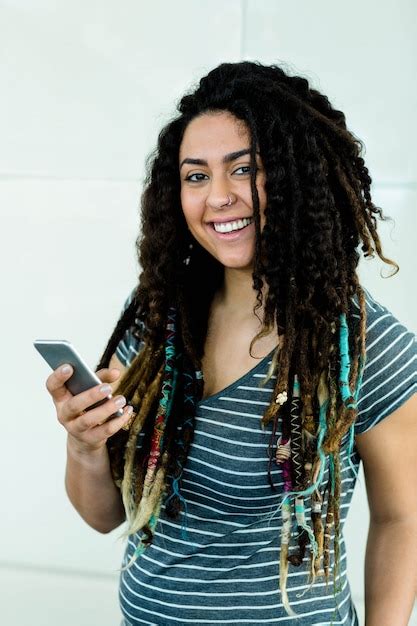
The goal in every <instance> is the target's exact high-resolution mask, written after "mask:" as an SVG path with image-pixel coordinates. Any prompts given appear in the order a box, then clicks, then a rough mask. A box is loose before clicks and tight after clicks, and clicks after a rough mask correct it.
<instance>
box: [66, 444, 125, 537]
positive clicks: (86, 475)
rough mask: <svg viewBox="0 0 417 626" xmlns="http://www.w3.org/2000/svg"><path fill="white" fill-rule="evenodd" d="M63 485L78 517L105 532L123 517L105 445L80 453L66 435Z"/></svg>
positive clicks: (121, 520)
mask: <svg viewBox="0 0 417 626" xmlns="http://www.w3.org/2000/svg"><path fill="white" fill-rule="evenodd" d="M65 487H66V490H67V494H68V497H69V499H70V501H71V503H72V504H73V506H74V507H75V509H76V510H77V511H78V513H79V514H80V515H81V517H82V518H83V519H84V520H85V521H86V522H87V524H89V525H90V526H91V527H92V528H94V529H95V530H97V531H99V532H101V533H107V532H110V531H111V530H113V529H114V528H116V527H117V526H119V525H120V524H121V523H122V522H123V521H124V520H125V512H124V507H123V503H122V499H121V495H120V492H119V490H118V489H117V487H116V485H115V484H114V482H113V479H112V475H111V470H110V462H109V457H108V453H107V449H106V447H104V448H101V449H100V450H97V451H95V452H94V453H90V452H89V453H88V454H86V453H84V452H82V451H81V450H80V449H79V448H78V446H77V445H76V444H75V443H74V441H73V440H72V439H71V435H69V436H68V442H67V468H66V474H65Z"/></svg>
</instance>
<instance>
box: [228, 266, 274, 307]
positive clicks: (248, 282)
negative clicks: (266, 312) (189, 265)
mask: <svg viewBox="0 0 417 626" xmlns="http://www.w3.org/2000/svg"><path fill="white" fill-rule="evenodd" d="M262 291H263V296H264V297H265V295H266V293H267V285H266V284H264V286H263V288H262ZM256 295H257V294H256V291H255V289H254V288H253V285H252V270H251V269H244V270H243V269H233V268H229V267H225V269H224V280H223V285H222V287H221V288H220V289H219V291H218V292H217V294H216V298H217V302H218V304H219V305H220V306H221V307H222V308H224V309H226V310H227V311H228V312H230V313H236V314H237V315H238V316H239V317H253V315H254V314H253V308H254V306H255V304H256ZM261 312H262V309H259V310H258V311H257V313H258V315H259V314H260V313H261Z"/></svg>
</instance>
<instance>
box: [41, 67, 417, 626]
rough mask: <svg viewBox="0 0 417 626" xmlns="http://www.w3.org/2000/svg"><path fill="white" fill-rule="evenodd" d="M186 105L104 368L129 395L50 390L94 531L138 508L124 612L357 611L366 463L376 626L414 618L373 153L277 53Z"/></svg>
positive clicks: (215, 618)
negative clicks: (353, 526)
mask: <svg viewBox="0 0 417 626" xmlns="http://www.w3.org/2000/svg"><path fill="white" fill-rule="evenodd" d="M179 113H180V114H179V116H178V117H177V118H176V119H174V120H173V121H172V122H170V123H169V124H168V125H167V126H166V127H165V128H164V130H163V131H162V132H161V134H160V136H159V143H158V149H157V152H156V154H155V156H154V159H153V162H152V166H151V169H150V173H149V176H148V179H147V182H146V188H145V191H144V194H143V198H142V224H141V231H142V232H141V236H140V238H139V240H138V252H139V261H140V265H141V268H142V271H141V274H140V277H139V283H138V285H137V287H135V289H134V290H133V292H132V293H131V294H130V296H129V298H128V299H127V301H126V303H125V308H124V311H123V313H122V315H121V317H120V320H119V322H118V323H117V326H116V328H115V330H114V332H113V334H112V336H111V338H110V340H109V342H108V345H107V347H106V350H105V351H104V354H103V356H102V358H101V361H100V363H99V365H98V370H99V376H100V379H101V380H102V381H103V382H104V383H107V385H110V388H111V389H112V390H113V392H116V390H117V393H118V394H120V395H119V396H118V397H117V398H113V399H112V400H109V401H108V402H107V403H106V404H105V405H103V406H101V407H99V408H96V409H88V407H90V406H91V405H92V404H93V402H96V401H97V399H99V398H101V397H103V395H106V394H108V392H109V388H108V387H107V385H106V384H105V385H104V386H101V387H100V388H99V387H97V388H94V389H92V390H90V391H88V392H85V393H82V394H79V395H77V396H75V397H72V396H71V394H70V393H69V392H68V391H67V390H66V388H65V386H64V383H65V381H66V380H67V379H68V378H69V376H70V375H71V368H69V369H68V370H67V371H63V370H59V371H58V370H57V371H56V372H54V373H53V374H52V375H51V376H50V377H49V379H48V382H47V387H48V389H49V391H50V393H51V394H52V397H53V399H54V401H55V404H56V408H57V415H58V419H59V421H60V422H61V423H62V424H63V425H64V426H65V428H66V429H67V431H68V463H67V474H66V487H67V491H68V494H69V497H70V499H71V501H72V503H73V505H74V506H75V508H76V509H77V510H78V511H79V513H80V514H81V515H82V516H83V518H84V519H85V520H86V521H87V523H88V524H90V525H91V526H92V527H93V528H95V529H97V530H98V531H100V532H109V531H111V530H112V529H114V528H116V527H117V526H119V525H120V524H121V523H122V522H123V521H124V520H125V517H127V520H128V529H127V533H126V534H127V536H128V542H127V547H126V553H125V558H124V562H123V568H122V573H121V579H120V599H121V607H122V611H123V614H124V618H125V621H124V624H214V623H216V624H222V625H223V624H251V625H255V624H256V625H257V624H287V623H288V624H289V623H290V622H291V623H293V622H295V623H299V624H305V625H309V626H311V625H313V624H317V625H318V624H320V625H324V624H326V625H327V624H352V625H353V624H358V621H357V616H356V611H355V608H354V606H353V603H352V600H351V595H350V590H349V584H348V580H347V577H346V553H345V545H344V542H343V534H342V530H343V524H344V520H345V518H346V515H347V511H348V509H349V505H350V501H351V497H352V493H353V488H354V485H355V480H356V474H357V470H358V467H359V463H360V461H361V460H362V462H363V464H364V470H365V475H366V484H367V491H368V498H369V505H370V512H371V524H370V529H369V537H368V547H367V555H366V566H365V572H366V620H367V621H366V623H367V626H373V625H378V626H383V625H384V624H387V625H388V624H389V626H393V625H400V624H407V622H408V617H409V615H410V612H411V609H412V604H413V599H414V595H415V589H416V572H417V565H416V559H415V554H416V549H417V544H416V537H417V493H416V487H415V485H416V480H415V478H416V477H417V476H416V461H415V455H414V450H413V448H414V445H415V444H414V442H415V441H416V436H417V419H416V413H417V395H416V393H415V392H416V389H417V371H416V365H415V357H416V353H417V349H416V343H415V337H414V335H413V334H412V333H411V332H409V331H408V330H407V329H406V328H404V326H402V325H401V324H400V323H399V322H398V321H397V320H396V319H395V318H394V317H393V315H392V314H391V313H390V312H389V311H388V310H387V309H386V308H385V307H384V306H382V305H381V304H379V303H377V302H376V301H375V300H374V299H373V298H372V297H371V295H370V294H369V293H368V292H366V291H365V290H364V289H363V288H362V287H361V286H360V284H359V281H358V277H357V273H356V269H357V265H358V261H359V253H358V251H357V249H358V246H359V245H361V248H362V250H363V252H364V254H365V256H373V253H374V252H375V251H376V252H377V254H378V256H379V257H380V258H381V259H382V260H383V261H385V262H386V263H388V264H390V265H392V266H394V267H395V268H396V269H397V270H398V266H397V265H396V264H395V263H394V262H393V261H390V260H389V259H386V258H385V256H384V255H383V252H382V250H381V245H380V240H379V238H378V234H377V230H376V216H379V217H380V218H382V219H384V218H383V215H382V212H381V210H380V209H379V208H377V207H375V205H374V204H373V203H372V199H371V194H370V184H371V178H370V176H369V174H368V170H367V168H366V167H365V164H364V161H363V159H362V158H361V156H360V153H361V144H360V142H359V141H358V140H357V139H356V138H355V137H354V136H353V135H352V133H351V132H349V131H348V130H347V128H346V124H345V117H344V115H343V113H341V112H340V111H336V110H335V109H333V108H332V107H331V105H330V103H329V101H328V99H327V98H326V97H325V96H324V95H322V94H320V93H319V92H317V91H316V90H314V89H311V88H310V87H309V84H308V82H307V81H306V80H305V79H303V78H300V77H290V76H287V75H286V74H285V73H284V71H283V70H282V69H280V68H279V67H277V66H270V67H269V66H263V65H261V64H258V63H251V62H242V63H235V64H222V65H220V66H219V67H217V68H216V69H214V70H213V71H211V72H210V73H209V74H208V75H207V76H206V77H204V78H203V79H202V80H201V81H200V84H199V86H198V87H197V88H196V90H195V91H194V92H193V93H191V94H189V95H186V96H184V97H183V98H182V100H181V102H180V104H179ZM118 406H125V410H124V414H123V416H122V417H120V418H114V419H112V420H110V421H109V422H105V420H106V418H107V417H108V416H110V415H111V414H112V413H113V412H114V411H115V408H116V407H118ZM132 407H133V409H134V413H133V414H132V413H131V409H132ZM103 422H104V423H103Z"/></svg>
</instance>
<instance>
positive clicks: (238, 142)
mask: <svg viewBox="0 0 417 626" xmlns="http://www.w3.org/2000/svg"><path fill="white" fill-rule="evenodd" d="M249 150H250V136H249V131H248V129H247V127H246V125H245V124H244V123H243V122H242V121H240V120H238V119H236V118H235V117H234V116H233V115H232V114H231V113H228V112H220V113H206V114H203V115H200V116H199V117H196V118H194V119H193V120H192V121H191V122H190V123H189V124H188V126H187V128H186V130H185V133H184V137H183V140H182V143H181V146H180V152H179V167H180V178H181V205H182V210H183V212H184V216H185V219H186V222H187V224H188V228H189V230H190V232H191V233H192V235H193V236H194V237H195V239H196V240H197V241H198V242H199V243H200V245H202V246H203V248H205V249H206V250H207V251H208V252H209V253H210V254H211V255H212V256H214V257H215V258H216V259H217V260H218V261H219V262H220V263H222V264H223V265H224V266H225V267H229V268H235V269H249V268H251V267H252V263H253V257H254V252H255V226H254V223H253V208H252V194H251V187H250V169H251V167H250V154H249ZM256 159H257V167H258V170H257V177H256V186H257V190H258V195H259V203H260V207H259V209H260V217H261V230H262V228H263V226H264V223H265V216H264V211H265V205H266V194H265V172H264V170H263V167H262V162H261V158H260V155H259V154H257V156H256ZM228 198H229V200H228ZM230 201H231V204H230ZM228 202H229V205H228ZM242 220H243V221H242ZM216 229H217V230H216ZM220 229H221V230H222V231H225V230H227V231H228V232H218V230H220Z"/></svg>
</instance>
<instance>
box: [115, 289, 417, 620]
mask: <svg viewBox="0 0 417 626" xmlns="http://www.w3.org/2000/svg"><path fill="white" fill-rule="evenodd" d="M365 293H366V302H367V305H366V306H367V315H368V320H367V335H366V341H367V360H366V367H365V370H364V375H363V384H362V389H361V392H360V396H359V401H358V403H359V414H358V419H357V422H356V431H357V433H363V432H365V431H367V430H369V429H370V428H372V427H373V426H374V425H375V424H377V423H378V422H379V421H381V420H382V419H383V418H384V417H386V416H387V415H390V414H391V413H392V412H393V411H395V409H397V408H398V407H400V406H401V405H402V404H403V403H404V402H405V401H406V400H407V399H408V398H409V397H410V396H412V395H413V393H415V392H416V391H417V359H416V356H417V343H416V337H415V335H414V334H413V333H412V332H410V331H409V330H407V329H406V328H405V327H404V326H403V325H402V324H401V323H400V322H399V321H398V320H397V319H396V318H395V317H394V316H393V315H392V314H391V313H390V312H389V311H388V310H387V309H386V308H385V307H384V306H382V305H381V304H379V303H378V302H376V301H375V300H374V299H373V298H372V297H371V295H370V294H369V292H368V291H366V292H365ZM130 298H131V296H130V297H129V298H128V300H127V302H126V304H125V306H127V305H128V303H129V301H130ZM354 303H355V304H356V306H357V307H358V305H357V301H355V300H354ZM358 313H359V310H358ZM356 316H357V317H358V318H359V315H358V314H357V315H356ZM140 347H141V345H140V344H139V342H138V340H137V339H135V338H134V337H133V335H132V334H131V332H130V331H127V332H126V334H125V337H124V338H123V340H122V341H121V342H120V344H119V346H118V348H117V356H118V358H119V359H120V361H121V362H122V363H123V364H125V365H126V366H129V365H130V363H131V361H132V360H133V358H134V357H135V356H136V354H137V353H138V350H139V349H140ZM271 356H272V352H271V353H270V354H269V355H268V356H266V357H265V358H264V359H262V360H261V361H260V362H259V363H258V364H257V365H256V366H255V367H254V368H253V369H252V370H251V371H250V372H248V373H247V374H245V375H244V376H242V377H241V378H240V379H239V380H237V381H236V382H234V383H232V384H231V385H229V386H228V387H226V388H225V389H223V390H222V391H220V392H219V393H216V394H214V395H212V396H210V397H208V398H206V399H204V400H202V401H200V402H199V404H198V406H197V410H196V422H195V433H194V440H193V443H192V445H191V449H190V453H189V456H188V459H187V462H186V465H185V467H184V472H183V478H182V489H181V493H182V495H183V496H184V498H185V499H186V503H187V507H186V527H187V538H186V540H185V539H183V537H182V534H181V525H182V524H183V522H184V511H182V513H181V516H180V518H179V519H178V520H177V521H176V520H172V519H171V518H169V517H168V516H167V515H166V514H165V508H164V506H163V505H162V508H161V513H160V518H159V521H158V524H157V527H156V532H155V536H154V539H153V543H152V544H151V545H150V546H149V547H148V548H146V550H145V552H144V553H143V554H142V555H141V556H139V558H138V559H137V560H136V562H135V563H134V564H133V565H132V566H131V568H130V569H127V570H126V571H123V572H122V573H121V577H120V590H119V595H120V603H121V610H122V613H123V616H124V622H123V624H125V625H126V626H128V625H132V626H133V625H136V624H148V625H149V624H158V625H176V626H180V625H186V624H190V625H195V624H199V625H202V626H203V625H204V626H205V625H209V624H218V625H221V626H224V625H226V624H236V625H241V624H248V625H250V626H260V625H261V624H277V625H278V624H279V625H281V626H284V625H286V624H290V623H291V624H300V625H302V626H319V625H320V626H330V625H331V624H332V625H333V624H334V625H336V624H346V625H348V626H357V625H358V618H357V615H356V611H355V607H354V605H353V602H352V597H351V592H350V587H349V582H348V579H347V575H346V550H345V544H344V540H343V525H344V521H345V519H346V516H347V512H348V510H349V506H350V502H351V499H352V494H353V490H354V486H355V481H356V477H355V473H354V472H353V470H352V467H351V466H350V465H349V463H348V456H347V436H345V438H344V440H343V442H342V444H343V445H342V452H341V472H342V477H341V478H342V489H341V492H342V493H341V507H340V516H341V533H342V534H341V544H340V579H339V582H340V585H339V589H340V591H338V592H337V593H336V596H334V593H333V583H332V573H330V579H329V585H328V587H327V586H326V583H325V581H324V579H323V578H318V579H316V582H315V583H314V585H313V586H312V587H311V588H310V589H309V584H308V570H309V563H310V556H309V553H308V552H309V551H308V550H307V552H306V557H305V558H304V561H303V563H302V565H301V566H300V567H295V566H292V565H291V564H290V565H289V575H288V580H287V589H288V596H289V602H290V605H291V607H292V608H293V610H294V611H295V612H296V613H297V615H298V617H297V618H294V617H289V616H288V615H287V613H286V611H285V609H284V607H283V605H282V601H281V594H280V591H279V582H278V577H279V555H280V534H281V514H280V513H279V512H278V506H279V504H280V502H281V500H282V486H283V481H282V471H281V468H280V466H278V465H276V464H275V463H274V464H273V465H274V468H275V469H272V470H271V472H272V477H273V480H274V484H275V485H276V487H277V490H276V491H275V492H273V491H272V489H271V486H270V484H269V482H268V478H267V470H268V462H269V459H268V454H267V450H268V444H269V437H270V434H271V430H272V424H269V425H268V426H267V427H266V428H265V430H262V429H261V426H260V419H261V417H262V415H263V412H264V411H265V409H266V407H267V406H268V404H269V401H270V396H271V393H272V388H273V385H274V379H272V380H270V381H269V382H268V383H267V385H266V386H265V387H259V383H260V382H261V381H262V379H263V378H264V377H265V375H266V372H267V370H268V366H269V364H270V362H271ZM278 435H279V432H278ZM351 461H352V464H353V466H354V467H355V470H356V471H357V470H358V467H359V464H360V457H359V454H358V452H357V449H356V447H355V448H354V454H353V456H352V457H351ZM327 479H328V469H326V472H325V474H324V477H323V483H322V484H323V485H325V484H326V483H327ZM305 508H306V518H307V519H309V518H310V511H311V508H310V499H309V498H306V499H305ZM273 512H275V515H274V516H273V517H271V514H272V513H273ZM138 541H139V534H137V535H136V536H133V537H130V538H129V540H128V542H127V547H126V553H125V557H124V560H123V565H125V564H126V563H127V562H128V559H129V558H130V556H131V555H132V554H133V551H134V549H135V547H136V545H137V543H138ZM296 544H297V541H296V530H295V529H294V531H293V536H292V541H291V544H290V545H296ZM331 558H333V551H332V552H331Z"/></svg>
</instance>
